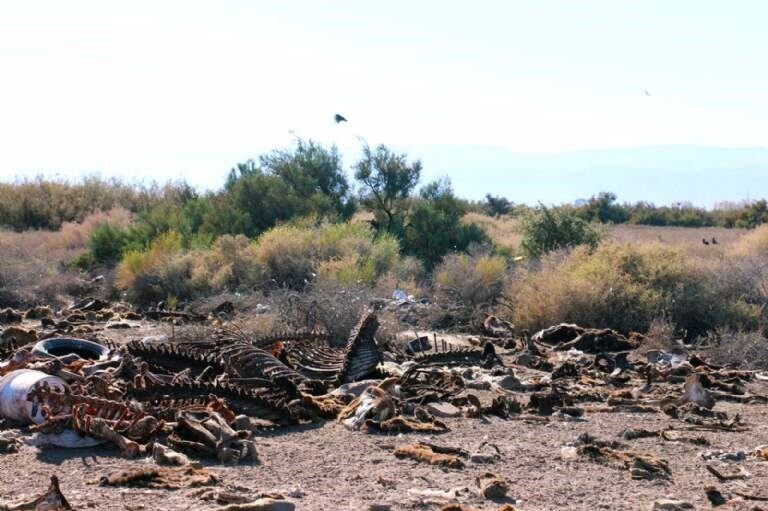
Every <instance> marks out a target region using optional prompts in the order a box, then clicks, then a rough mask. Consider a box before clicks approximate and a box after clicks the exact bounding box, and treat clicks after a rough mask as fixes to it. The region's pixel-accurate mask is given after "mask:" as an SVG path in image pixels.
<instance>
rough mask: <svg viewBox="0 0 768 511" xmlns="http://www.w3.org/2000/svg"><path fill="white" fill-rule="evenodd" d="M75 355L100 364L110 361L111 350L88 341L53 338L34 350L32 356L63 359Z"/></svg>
mask: <svg viewBox="0 0 768 511" xmlns="http://www.w3.org/2000/svg"><path fill="white" fill-rule="evenodd" d="M70 353H74V354H75V355H78V356H79V357H81V358H86V359H89V360H96V361H98V362H101V361H104V360H108V359H109V348H107V347H106V346H102V345H101V344H98V343H95V342H93V341H88V340H86V339H75V338H72V337H53V338H51V339H45V340H42V341H40V342H38V343H37V344H35V346H34V347H33V348H32V354H33V355H38V356H41V357H54V358H55V357H62V356H64V355H68V354H70Z"/></svg>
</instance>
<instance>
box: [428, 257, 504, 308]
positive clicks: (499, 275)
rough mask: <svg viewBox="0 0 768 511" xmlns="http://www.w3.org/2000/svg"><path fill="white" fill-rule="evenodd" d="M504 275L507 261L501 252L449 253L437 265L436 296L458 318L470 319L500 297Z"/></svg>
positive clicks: (435, 276)
mask: <svg viewBox="0 0 768 511" xmlns="http://www.w3.org/2000/svg"><path fill="white" fill-rule="evenodd" d="M505 275H506V263H505V261H504V259H503V258H501V257H499V256H493V255H490V254H475V255H468V254H450V255H448V256H446V257H445V259H443V262H442V263H440V265H439V266H438V267H437V268H436V269H435V275H434V279H435V281H434V286H435V298H436V300H437V301H438V303H440V304H442V305H446V306H448V307H449V308H451V309H452V310H454V311H455V312H454V314H456V313H457V312H458V313H459V315H460V317H459V318H456V319H457V320H458V321H459V322H468V321H470V320H472V319H473V318H476V317H477V315H478V312H479V311H480V310H490V308H491V307H492V306H493V305H494V304H495V303H496V301H497V300H498V299H499V298H500V297H501V292H502V290H503V287H504V280H505Z"/></svg>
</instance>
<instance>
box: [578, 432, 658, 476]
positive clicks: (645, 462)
mask: <svg viewBox="0 0 768 511" xmlns="http://www.w3.org/2000/svg"><path fill="white" fill-rule="evenodd" d="M621 447H622V446H621V444H619V443H618V442H605V441H602V440H598V439H596V438H594V437H592V436H591V435H589V434H586V433H584V434H582V435H580V436H579V441H578V447H577V452H578V454H579V455H580V456H582V457H585V458H588V459H591V460H592V461H594V462H596V463H602V464H609V465H610V464H614V463H618V464H619V466H621V467H622V468H624V469H625V470H629V472H630V475H631V476H632V479H657V478H660V479H670V478H671V477H672V471H671V470H670V469H669V463H667V461H666V460H663V459H661V458H658V457H657V456H655V455H653V454H649V453H640V452H634V451H625V450H620V448H621Z"/></svg>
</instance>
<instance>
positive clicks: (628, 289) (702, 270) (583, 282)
mask: <svg viewBox="0 0 768 511" xmlns="http://www.w3.org/2000/svg"><path fill="white" fill-rule="evenodd" d="M729 271H731V269H730V265H729V263H728V262H726V261H721V262H720V263H719V264H716V263H715V262H712V264H711V265H709V266H708V265H703V264H701V261H700V260H695V261H694V260H692V259H690V258H688V257H687V256H686V255H685V254H684V253H683V252H682V251H680V250H678V249H673V248H670V247H664V246H662V245H659V244H643V245H611V244H604V245H601V246H600V247H599V248H598V249H597V250H596V251H594V252H593V253H591V252H590V251H589V250H587V249H586V248H577V249H574V250H573V252H572V253H570V255H568V256H567V257H566V258H565V259H563V260H556V259H555V258H552V257H550V258H545V259H544V260H543V261H542V262H541V264H539V265H535V266H530V267H529V268H527V269H524V270H522V271H520V272H519V273H518V274H517V275H516V277H515V278H514V279H512V280H510V282H509V283H508V285H507V286H506V289H505V296H506V298H507V299H508V300H509V302H510V303H511V304H512V310H511V313H510V312H507V313H506V315H508V316H509V318H508V319H511V320H512V321H513V322H514V323H515V324H516V325H518V326H520V327H523V328H528V329H529V330H532V331H533V330H537V329H539V328H543V327H546V326H549V325H552V324H555V323H559V322H561V321H567V322H575V323H579V324H582V325H585V326H593V327H611V328H616V329H618V330H621V331H624V332H629V331H640V332H644V331H647V330H648V328H649V327H650V325H651V322H652V321H653V319H654V318H658V317H666V318H668V319H669V321H672V322H674V324H676V325H677V327H678V328H679V329H680V333H681V334H683V335H685V336H686V337H687V338H694V337H696V336H698V335H701V334H703V333H704V332H707V331H709V330H712V329H714V328H716V327H719V326H729V327H732V328H746V329H749V328H755V327H756V326H757V325H758V324H759V323H760V321H761V316H762V309H763V306H762V305H763V304H762V303H761V302H760V300H757V299H755V296H754V293H753V290H752V289H751V287H750V286H749V284H747V285H746V287H745V283H744V282H743V281H740V279H736V280H735V281H730V280H729V279H717V278H716V277H717V276H718V275H722V274H723V273H724V272H729Z"/></svg>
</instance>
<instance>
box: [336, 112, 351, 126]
mask: <svg viewBox="0 0 768 511" xmlns="http://www.w3.org/2000/svg"><path fill="white" fill-rule="evenodd" d="M333 120H335V121H336V124H339V123H340V122H349V121H347V119H346V117H344V116H343V115H341V114H336V115H334V116H333Z"/></svg>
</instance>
